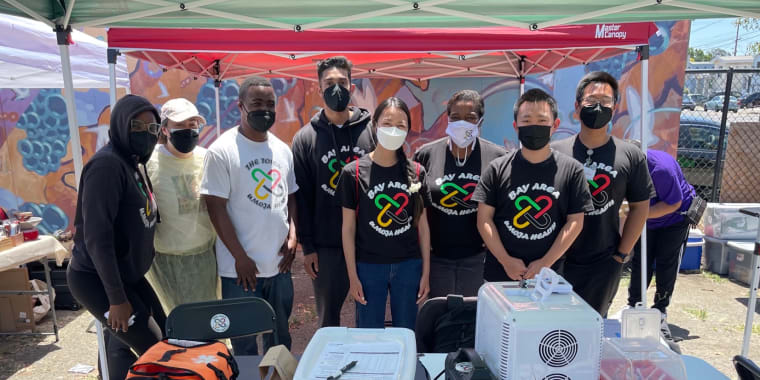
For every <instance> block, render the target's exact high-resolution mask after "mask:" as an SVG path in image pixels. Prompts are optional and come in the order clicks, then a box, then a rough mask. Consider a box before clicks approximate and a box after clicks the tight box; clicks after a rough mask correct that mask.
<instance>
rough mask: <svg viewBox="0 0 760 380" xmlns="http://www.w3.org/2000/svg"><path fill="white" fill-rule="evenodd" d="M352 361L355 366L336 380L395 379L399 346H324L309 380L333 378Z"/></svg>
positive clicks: (388, 343)
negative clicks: (354, 362)
mask: <svg viewBox="0 0 760 380" xmlns="http://www.w3.org/2000/svg"><path fill="white" fill-rule="evenodd" d="M354 360H356V366H355V367H353V368H351V369H350V370H349V371H348V372H346V373H344V374H343V375H342V376H341V377H340V380H359V379H361V380H395V379H397V378H398V373H399V369H400V366H401V345H400V344H399V343H396V342H370V343H351V344H345V343H328V344H327V345H326V346H325V348H324V350H322V354H321V355H320V356H319V360H318V361H317V365H316V367H315V368H314V370H312V373H311V375H310V376H309V378H310V379H316V380H322V379H326V378H328V377H329V376H336V375H338V374H339V373H340V369H341V368H343V367H344V366H345V365H347V364H348V363H351V362H352V361H354Z"/></svg>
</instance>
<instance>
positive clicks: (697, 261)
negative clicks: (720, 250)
mask: <svg viewBox="0 0 760 380" xmlns="http://www.w3.org/2000/svg"><path fill="white" fill-rule="evenodd" d="M704 244H705V241H704V235H703V234H702V232H701V231H700V230H697V229H692V230H691V231H689V240H688V241H687V242H686V250H685V251H684V253H683V256H681V267H680V268H679V270H682V271H698V270H699V268H700V266H701V264H702V247H703V246H704Z"/></svg>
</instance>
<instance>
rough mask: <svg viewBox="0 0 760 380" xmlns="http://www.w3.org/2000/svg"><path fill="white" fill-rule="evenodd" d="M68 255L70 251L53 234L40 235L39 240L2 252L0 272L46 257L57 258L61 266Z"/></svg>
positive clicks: (0, 255)
mask: <svg viewBox="0 0 760 380" xmlns="http://www.w3.org/2000/svg"><path fill="white" fill-rule="evenodd" d="M68 256H69V251H68V250H67V249H66V248H65V247H64V246H63V245H62V244H61V243H60V242H59V241H58V240H56V239H55V238H54V237H52V236H48V235H40V237H39V239H37V240H33V241H27V242H24V244H21V245H19V246H17V247H13V248H11V249H8V250H5V251H2V252H0V272H2V271H4V270H6V269H11V268H15V267H18V266H19V265H23V264H26V263H30V262H32V261H37V260H40V259H42V258H44V257H47V258H50V259H55V262H56V263H57V264H58V266H61V265H63V260H64V259H65V258H66V257H68Z"/></svg>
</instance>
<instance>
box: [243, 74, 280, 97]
mask: <svg viewBox="0 0 760 380" xmlns="http://www.w3.org/2000/svg"><path fill="white" fill-rule="evenodd" d="M252 86H253V87H272V82H270V81H269V79H267V78H264V77H248V78H246V79H245V80H244V81H243V83H241V84H240V92H238V100H240V101H241V102H242V101H244V100H245V94H247V93H248V89H249V88H251V87H252Z"/></svg>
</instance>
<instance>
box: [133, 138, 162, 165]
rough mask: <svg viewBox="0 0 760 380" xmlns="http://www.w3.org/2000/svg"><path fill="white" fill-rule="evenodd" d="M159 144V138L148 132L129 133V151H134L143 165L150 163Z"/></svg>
mask: <svg viewBox="0 0 760 380" xmlns="http://www.w3.org/2000/svg"><path fill="white" fill-rule="evenodd" d="M157 142H158V136H156V135H154V134H152V133H150V132H148V131H142V132H130V133H129V149H131V150H132V154H134V155H136V156H137V157H139V158H140V162H142V163H145V162H147V161H148V159H149V158H150V155H151V154H152V153H153V148H155V147H156V143H157Z"/></svg>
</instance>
